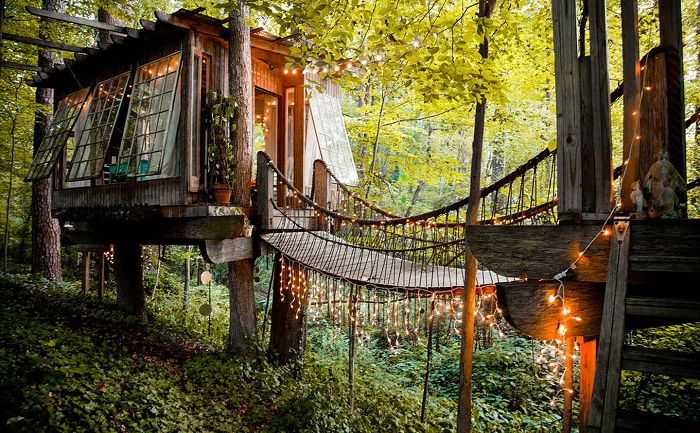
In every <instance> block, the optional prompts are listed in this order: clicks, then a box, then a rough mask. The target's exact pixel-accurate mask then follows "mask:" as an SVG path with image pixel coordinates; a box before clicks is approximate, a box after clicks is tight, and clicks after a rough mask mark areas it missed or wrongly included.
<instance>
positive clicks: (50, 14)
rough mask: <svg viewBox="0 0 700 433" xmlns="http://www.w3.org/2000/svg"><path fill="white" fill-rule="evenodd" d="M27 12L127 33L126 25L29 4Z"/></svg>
mask: <svg viewBox="0 0 700 433" xmlns="http://www.w3.org/2000/svg"><path fill="white" fill-rule="evenodd" d="M27 12H29V13H30V14H32V15H35V16H38V17H44V18H50V19H52V20H56V21H62V22H65V23H71V24H77V25H80V26H87V27H92V28H94V29H101V30H108V31H110V32H115V33H121V34H125V33H126V29H125V28H124V27H120V26H115V25H112V24H108V23H101V22H99V21H94V20H88V19H85V18H80V17H74V16H71V15H67V14H62V13H59V12H54V11H47V10H44V9H38V8H34V7H31V6H27Z"/></svg>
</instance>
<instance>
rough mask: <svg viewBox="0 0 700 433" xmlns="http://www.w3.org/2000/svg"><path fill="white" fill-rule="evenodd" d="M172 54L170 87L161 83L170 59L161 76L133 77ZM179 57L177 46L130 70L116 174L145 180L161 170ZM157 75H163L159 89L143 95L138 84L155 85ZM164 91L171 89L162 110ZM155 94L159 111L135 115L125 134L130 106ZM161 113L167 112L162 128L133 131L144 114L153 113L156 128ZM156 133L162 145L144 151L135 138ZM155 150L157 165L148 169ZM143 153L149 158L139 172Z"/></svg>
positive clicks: (169, 124)
mask: <svg viewBox="0 0 700 433" xmlns="http://www.w3.org/2000/svg"><path fill="white" fill-rule="evenodd" d="M174 56H178V60H177V66H176V69H175V72H174V79H173V82H172V89H171V90H167V89H165V86H166V85H167V83H168V76H169V75H170V74H171V72H170V63H168V65H167V66H166V70H165V75H161V76H159V75H156V76H154V77H149V78H148V79H144V80H142V81H140V82H139V81H137V80H139V79H140V77H141V71H143V70H146V68H148V67H149V66H153V65H157V64H158V63H159V62H161V61H165V60H166V59H170V58H172V57H174ZM183 60H184V59H183V51H182V50H178V51H175V52H172V53H170V54H167V55H164V56H161V57H159V58H157V59H155V60H153V61H150V62H148V63H144V64H142V65H139V66H137V67H136V70H135V72H134V78H133V82H132V90H131V95H130V98H129V108H128V111H127V115H126V120H125V121H124V133H123V134H122V141H121V146H120V147H119V154H118V156H117V174H118V175H125V176H126V177H130V178H133V177H137V178H139V180H148V179H149V178H153V177H154V176H159V175H160V174H161V172H162V170H163V160H164V158H165V153H166V150H167V145H168V141H169V139H170V138H171V137H170V127H171V123H172V121H173V113H174V111H175V102H176V99H177V97H178V95H177V92H178V89H179V86H178V84H179V80H180V73H181V71H182V64H183ZM159 79H163V87H162V90H159V91H158V93H152V94H150V95H147V96H146V92H145V91H143V90H141V89H142V87H141V86H150V83H154V84H153V86H155V85H156V83H157V81H158V80H159ZM139 90H141V92H140V93H139V94H138V97H136V96H137V92H138V91H139ZM166 93H171V97H170V101H169V107H168V109H167V110H163V105H162V104H163V98H162V97H163V95H165V94H166ZM155 98H159V101H158V102H159V106H158V109H159V111H155V112H149V113H148V114H147V115H145V116H143V115H137V117H136V118H135V120H134V122H135V125H134V126H133V133H132V134H131V135H128V134H129V127H130V124H129V122H130V120H131V119H132V118H133V117H132V115H131V113H132V110H133V109H134V104H142V103H143V101H146V100H153V99H155ZM164 114H165V115H166V116H167V120H166V122H165V124H164V125H163V128H162V129H156V130H155V131H154V132H151V131H149V132H146V133H137V132H136V128H137V127H138V126H139V123H140V122H143V119H146V118H152V117H155V118H156V120H155V122H156V128H157V127H158V123H159V122H158V120H159V116H161V115H164ZM160 133H162V134H163V137H164V138H163V144H162V147H161V148H160V149H159V150H156V151H147V152H144V151H143V144H142V143H140V144H139V143H138V142H137V139H143V140H145V138H144V137H147V136H157V135H158V134H160ZM127 140H129V141H130V143H129V144H128V146H129V150H130V151H129V153H128V154H127V153H125V149H126V147H127ZM137 146H140V148H139V149H140V150H141V151H134V150H135V149H136V148H137ZM156 153H160V158H159V159H158V168H157V170H154V171H151V170H150V169H151V164H150V161H151V158H152V155H153V154H156ZM144 155H148V156H149V159H148V161H149V167H148V169H147V170H146V171H145V172H141V171H140V165H141V161H143V160H144V159H143V156H144ZM137 157H138V158H139V161H138V162H137V163H136V164H134V160H135V159H136V158H137ZM124 163H126V170H125V172H122V170H121V167H122V165H123V164H124ZM134 167H136V168H135V170H133V168H134Z"/></svg>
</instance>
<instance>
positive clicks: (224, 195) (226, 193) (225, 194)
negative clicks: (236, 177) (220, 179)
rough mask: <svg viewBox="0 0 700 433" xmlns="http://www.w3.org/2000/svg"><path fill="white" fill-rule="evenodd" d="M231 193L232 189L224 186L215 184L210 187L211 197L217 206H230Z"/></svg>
mask: <svg viewBox="0 0 700 433" xmlns="http://www.w3.org/2000/svg"><path fill="white" fill-rule="evenodd" d="M232 192H233V188H231V187H230V186H228V185H226V184H221V183H215V184H213V185H212V186H211V195H212V196H214V202H215V203H218V204H230V203H231V193H232Z"/></svg>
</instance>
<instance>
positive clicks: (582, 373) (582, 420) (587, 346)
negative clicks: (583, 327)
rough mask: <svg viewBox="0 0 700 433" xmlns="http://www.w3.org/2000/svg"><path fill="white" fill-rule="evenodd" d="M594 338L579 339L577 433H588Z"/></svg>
mask: <svg viewBox="0 0 700 433" xmlns="http://www.w3.org/2000/svg"><path fill="white" fill-rule="evenodd" d="M597 343H598V341H597V340H596V339H595V338H585V337H580V338H579V360H580V361H579V418H578V419H579V422H578V425H579V433H586V432H587V431H588V413H589V412H590V410H591V398H592V397H593V380H594V379H595V357H596V345H597Z"/></svg>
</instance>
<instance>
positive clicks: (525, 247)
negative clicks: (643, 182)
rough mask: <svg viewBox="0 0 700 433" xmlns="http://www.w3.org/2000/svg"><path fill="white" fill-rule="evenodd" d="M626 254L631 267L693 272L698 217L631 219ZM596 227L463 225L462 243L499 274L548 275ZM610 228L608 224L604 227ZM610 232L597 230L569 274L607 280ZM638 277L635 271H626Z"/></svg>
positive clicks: (581, 246) (699, 235)
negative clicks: (631, 236) (630, 258)
mask: <svg viewBox="0 0 700 433" xmlns="http://www.w3.org/2000/svg"><path fill="white" fill-rule="evenodd" d="M631 224H632V226H633V227H634V231H635V239H634V240H633V241H632V244H631V251H630V255H631V256H635V257H636V258H635V259H634V261H633V262H632V263H631V264H630V265H631V268H632V269H631V270H632V271H649V270H654V269H651V268H650V266H655V267H658V266H660V265H661V264H663V263H674V264H675V265H676V266H677V269H678V270H679V271H684V272H686V273H687V272H698V271H700V269H698V266H699V265H700V263H698V262H697V261H694V259H693V260H690V261H688V260H689V259H686V261H684V262H680V261H679V260H678V258H679V257H688V256H690V257H693V256H694V255H695V252H696V251H697V249H698V245H700V220H655V221H651V220H634V221H632V222H631ZM599 230H600V226H599V225H559V226H468V227H467V228H466V236H467V243H468V246H469V248H470V249H471V251H472V253H473V254H474V255H475V256H476V258H477V260H479V263H481V264H483V265H484V266H485V267H487V268H488V269H491V270H492V271H493V272H496V273H498V274H500V275H505V276H508V277H521V276H527V278H528V279H541V278H545V279H549V278H552V277H553V276H554V275H556V274H558V273H559V272H561V271H562V270H564V269H566V268H567V267H568V266H569V264H570V263H572V262H573V261H574V260H576V258H577V257H578V255H579V253H581V251H583V249H584V248H585V247H586V245H587V244H588V242H589V241H590V240H591V239H593V238H594V237H595V235H596V233H598V231H599ZM608 232H609V233H611V228H610V227H608ZM609 251H610V235H609V234H608V235H601V236H600V237H599V238H598V239H597V240H596V241H595V242H594V243H593V245H592V246H591V248H589V250H588V251H587V252H586V254H585V255H584V256H583V257H582V258H581V259H580V260H579V262H578V263H577V267H576V269H575V270H574V271H573V272H571V273H570V275H569V276H570V278H572V279H574V280H577V281H588V282H597V283H605V282H606V281H607V271H608V254H609ZM630 278H631V280H632V281H634V282H639V281H638V279H637V275H630Z"/></svg>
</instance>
